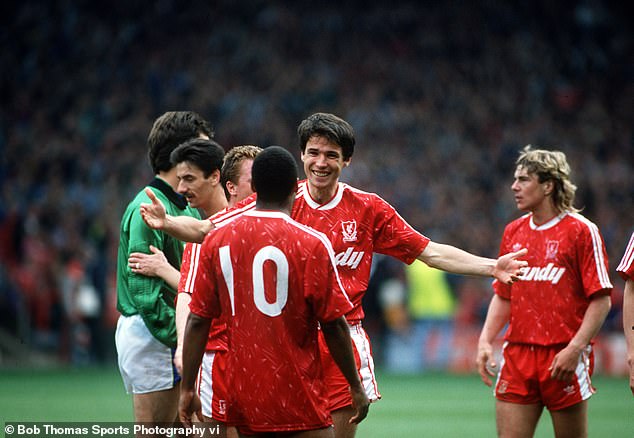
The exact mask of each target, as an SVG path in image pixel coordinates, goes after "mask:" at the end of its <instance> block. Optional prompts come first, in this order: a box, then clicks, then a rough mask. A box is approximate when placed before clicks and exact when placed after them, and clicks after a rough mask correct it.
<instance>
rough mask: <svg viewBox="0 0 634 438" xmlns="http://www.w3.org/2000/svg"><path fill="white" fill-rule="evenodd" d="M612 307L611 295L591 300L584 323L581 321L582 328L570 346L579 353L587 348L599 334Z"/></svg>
mask: <svg viewBox="0 0 634 438" xmlns="http://www.w3.org/2000/svg"><path fill="white" fill-rule="evenodd" d="M611 306H612V301H611V300H610V296H609V295H600V296H597V297H595V298H593V299H591V300H590V303H589V304H588V308H587V309H586V313H585V314H584V316H583V321H581V326H580V327H579V330H577V333H575V336H574V337H573V338H572V340H571V341H570V342H569V343H568V345H570V346H571V347H574V348H575V349H577V350H579V352H581V350H583V349H584V348H586V346H587V345H588V344H590V341H591V340H592V338H594V337H595V336H596V335H597V333H599V330H600V329H601V326H602V325H603V322H604V321H605V318H606V317H607V316H608V312H609V311H610V307H611Z"/></svg>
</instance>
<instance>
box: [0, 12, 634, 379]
mask: <svg viewBox="0 0 634 438" xmlns="http://www.w3.org/2000/svg"><path fill="white" fill-rule="evenodd" d="M0 12H1V13H0V22H1V23H2V26H0V41H1V43H2V51H1V52H0V65H1V73H0V95H1V102H2V104H1V111H0V157H1V158H0V182H1V186H0V187H1V191H0V261H1V265H0V352H1V355H0V366H2V365H5V366H16V365H17V366H26V365H27V364H28V365H37V364H41V363H55V364H68V365H73V366H76V367H80V366H85V365H93V364H101V365H105V366H108V367H110V366H114V364H115V361H114V358H115V353H114V345H113V340H112V336H113V332H114V324H115V322H116V318H117V314H116V311H115V310H114V300H115V296H114V293H115V292H114V287H115V285H114V279H115V278H114V274H115V256H116V245H117V242H118V224H119V219H120V216H121V213H122V211H123V208H124V207H125V205H126V203H127V202H128V201H129V200H130V199H131V197H132V196H133V195H134V193H136V191H137V190H138V189H139V187H141V186H143V185H144V184H145V183H146V182H147V181H149V179H150V178H151V170H150V167H149V165H148V164H147V158H146V146H145V140H146V137H147V133H148V131H149V128H150V126H151V123H152V121H153V120H154V119H155V118H156V117H157V116H158V115H160V114H161V113H163V112H164V111H166V110H176V109H191V110H195V111H197V112H199V113H201V114H202V115H204V117H206V118H207V119H209V120H211V121H212V122H213V124H214V126H215V128H216V140H217V141H218V142H220V143H221V144H222V145H224V146H225V148H227V149H228V148H229V147H231V146H233V145H237V144H248V143H252V144H257V145H262V146H266V145H270V144H279V145H283V146H285V147H287V148H288V149H289V150H291V151H292V152H293V153H294V154H295V155H296V156H297V157H299V153H298V148H297V145H296V138H295V128H296V126H297V124H298V123H299V121H300V120H302V119H303V118H304V117H305V116H307V115H308V114H310V113H312V112H315V111H327V112H333V113H335V114H338V115H340V116H342V117H344V118H345V119H347V120H348V121H350V122H351V124H352V125H353V126H354V128H355V131H356V134H357V149H356V151H355V155H354V158H353V164H352V166H351V167H350V168H347V169H346V170H345V171H344V174H343V178H342V179H343V180H344V181H346V182H350V183H352V184H353V185H355V186H358V187H361V188H364V189H366V190H369V191H374V192H377V193H379V194H380V195H381V196H382V197H383V198H385V199H386V200H388V201H389V202H390V203H392V204H393V205H394V206H395V207H396V208H397V209H398V210H399V212H400V213H401V215H402V216H403V217H404V218H405V219H406V220H408V221H409V222H410V223H411V224H412V225H413V226H414V227H416V228H417V229H419V230H421V231H422V232H423V233H424V234H426V235H428V236H429V237H431V238H432V239H434V240H437V241H440V242H445V243H450V244H453V245H456V246H459V247H462V248H464V249H467V250H469V251H471V252H475V253H478V254H482V255H487V256H495V255H496V254H497V249H498V244H499V239H500V236H501V232H502V229H503V226H504V224H505V223H506V222H508V221H509V220H510V219H512V218H514V217H516V216H517V214H518V213H517V211H516V210H515V206H514V204H513V201H512V196H511V195H510V191H509V185H510V183H511V178H512V171H513V162H514V160H515V158H516V156H517V152H518V150H519V149H520V148H521V147H523V146H524V145H525V144H533V145H536V146H543V147H551V148H559V149H561V150H563V151H565V152H566V154H567V155H568V157H569V161H570V162H571V165H572V167H573V171H574V173H573V180H575V181H576V183H577V185H578V187H579V190H578V197H577V206H578V207H582V208H583V213H584V214H585V215H586V216H587V217H589V218H590V219H592V220H593V221H595V222H596V223H597V224H598V225H599V227H600V228H601V230H602V232H603V235H604V237H605V242H606V246H607V249H608V253H609V257H610V261H611V271H612V272H611V274H612V280H613V283H614V285H615V292H614V306H613V309H612V311H611V313H610V316H609V318H608V320H607V321H606V324H605V326H604V328H603V330H602V333H601V338H600V340H599V344H598V350H599V353H600V354H599V357H598V359H599V361H598V365H599V370H600V372H604V373H606V374H617V375H622V374H623V373H624V370H625V361H624V351H623V350H622V348H623V339H622V333H621V330H622V327H621V313H620V304H621V301H620V300H621V297H622V286H623V284H622V281H621V280H620V279H618V278H617V277H616V275H614V273H613V269H614V267H615V265H616V263H617V262H618V260H619V259H620V256H621V254H622V252H623V249H624V247H625V244H626V241H627V239H628V237H629V233H630V232H631V230H632V220H633V217H634V207H633V200H634V170H633V166H634V132H633V126H634V124H633V123H632V121H633V120H634V63H633V62H632V60H633V59H634V56H633V55H634V46H633V38H632V36H633V34H632V23H633V22H634V20H633V19H632V18H633V17H632V13H631V9H630V8H629V7H628V6H627V5H626V4H624V3H622V2H617V1H608V0H603V1H601V0H579V1H560V2H553V1H545V0H539V1H535V2H530V3H522V4H514V3H511V2H495V1H484V2H416V1H406V2H401V1H395V2H368V1H364V2H362V1H346V2H334V1H321V2H310V1H307V0H299V1H245V2H233V1H229V0H226V1H209V2H202V1H192V2H187V4H186V6H185V4H184V3H182V2H177V1H172V0H161V1H156V2H144V1H136V0H130V1H126V2H103V1H70V0H68V1H51V2H12V1H9V2H3V3H2V5H1V6H0ZM382 280H384V278H381V276H380V275H377V276H375V278H374V281H373V285H372V288H371V290H370V292H369V293H368V297H367V299H366V303H365V304H366V309H367V313H368V318H367V321H366V325H367V327H368V330H369V331H370V332H371V336H372V339H373V341H374V346H375V349H376V353H377V362H378V367H379V368H381V366H382V349H381V346H382V339H383V334H384V333H385V331H386V327H385V321H384V319H383V317H382V315H383V314H382V309H381V308H380V304H379V300H378V299H377V297H376V292H375V291H376V290H377V289H378V288H379V287H380V283H381V281H382ZM78 285H80V286H82V290H83V291H84V292H85V293H84V295H82V296H83V297H85V299H83V301H82V302H81V303H78V302H76V300H74V299H73V294H72V293H71V292H70V291H72V290H74V289H73V288H74V287H76V286H78ZM454 290H455V294H456V296H457V297H458V303H459V309H458V313H457V318H459V331H458V332H457V333H458V334H457V335H456V339H457V341H456V342H457V344H456V346H455V349H454V356H455V357H454V358H453V362H452V365H451V369H450V371H457V372H472V371H473V367H472V364H473V358H474V356H473V354H474V353H473V352H474V350H473V348H474V345H473V340H474V336H475V333H477V330H478V329H479V326H480V324H481V322H482V320H483V317H484V314H485V311H486V305H487V303H488V299H489V298H490V293H491V292H490V288H489V282H488V281H487V280H475V279H470V278H463V279H459V280H458V281H457V283H455V289H454ZM91 298H92V299H91ZM94 298H96V301H95V300H94Z"/></svg>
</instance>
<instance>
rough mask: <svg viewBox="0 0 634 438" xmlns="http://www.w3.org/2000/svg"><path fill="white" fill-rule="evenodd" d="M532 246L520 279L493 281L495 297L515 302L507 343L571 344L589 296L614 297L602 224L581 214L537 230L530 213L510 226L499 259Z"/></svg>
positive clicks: (561, 219) (552, 221)
mask: <svg viewBox="0 0 634 438" xmlns="http://www.w3.org/2000/svg"><path fill="white" fill-rule="evenodd" d="M521 248H527V249H528V254H527V255H526V256H525V257H524V260H526V261H527V262H528V267H526V268H523V273H522V277H521V280H520V281H517V282H515V283H514V284H513V285H511V286H509V285H505V284H502V283H500V282H498V281H497V280H495V281H494V282H493V287H494V290H495V293H496V294H498V295H499V296H500V297H502V298H506V299H510V300H511V317H510V324H509V328H508V330H507V332H506V336H505V339H506V340H508V341H510V342H517V343H525V344H536V345H555V344H565V343H568V342H569V341H570V340H571V339H572V337H573V336H574V335H575V333H576V332H577V330H578V329H579V327H580V326H581V322H582V320H583V317H584V315H585V312H586V309H587V308H588V304H589V302H590V298H591V297H592V296H593V295H594V294H597V293H608V294H609V293H610V292H611V289H612V284H611V283H610V278H609V276H608V258H607V253H606V250H605V245H604V243H603V238H602V236H601V234H600V232H599V229H598V228H597V226H596V225H595V224H594V223H592V222H591V221H589V220H588V219H586V218H585V217H584V216H582V215H580V214H577V213H563V214H561V215H559V216H557V217H555V218H553V219H552V220H551V221H549V222H547V223H545V224H543V225H541V226H536V225H535V224H534V222H533V219H532V215H531V214H528V215H525V216H522V217H521V218H519V219H516V220H515V221H513V222H511V223H510V224H508V225H507V226H506V229H505V230H504V235H503V237H502V244H501V247H500V255H502V254H506V253H508V252H511V251H517V250H519V249H521Z"/></svg>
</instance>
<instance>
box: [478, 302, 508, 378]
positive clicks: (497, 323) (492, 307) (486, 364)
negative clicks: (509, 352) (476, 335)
mask: <svg viewBox="0 0 634 438" xmlns="http://www.w3.org/2000/svg"><path fill="white" fill-rule="evenodd" d="M510 315H511V302H510V301H509V300H506V299H504V298H501V297H499V296H498V295H493V298H492V299H491V303H490V304H489V309H488V311H487V316H486V320H485V321H484V325H483V326H482V332H481V333H480V339H479V341H478V353H477V357H476V365H477V367H478V373H479V374H480V378H481V379H482V381H483V382H484V383H485V384H486V385H487V386H491V385H492V384H493V382H492V381H491V377H492V376H494V375H495V373H494V370H495V369H496V368H497V364H496V363H495V360H494V357H493V347H492V345H493V341H495V338H496V337H497V336H498V334H499V333H500V331H501V330H502V328H503V327H504V326H505V325H506V323H507V322H508V320H509V317H510Z"/></svg>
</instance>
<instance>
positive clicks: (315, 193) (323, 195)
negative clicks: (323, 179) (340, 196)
mask: <svg viewBox="0 0 634 438" xmlns="http://www.w3.org/2000/svg"><path fill="white" fill-rule="evenodd" d="M338 187H339V181H337V182H336V183H335V184H333V185H329V186H325V187H315V186H314V185H312V184H310V182H309V183H308V193H309V194H310V197H311V198H312V199H313V200H314V201H315V202H317V203H318V204H322V205H323V204H326V203H328V202H329V201H330V200H331V199H332V198H334V197H335V195H336V194H337V188H338Z"/></svg>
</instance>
